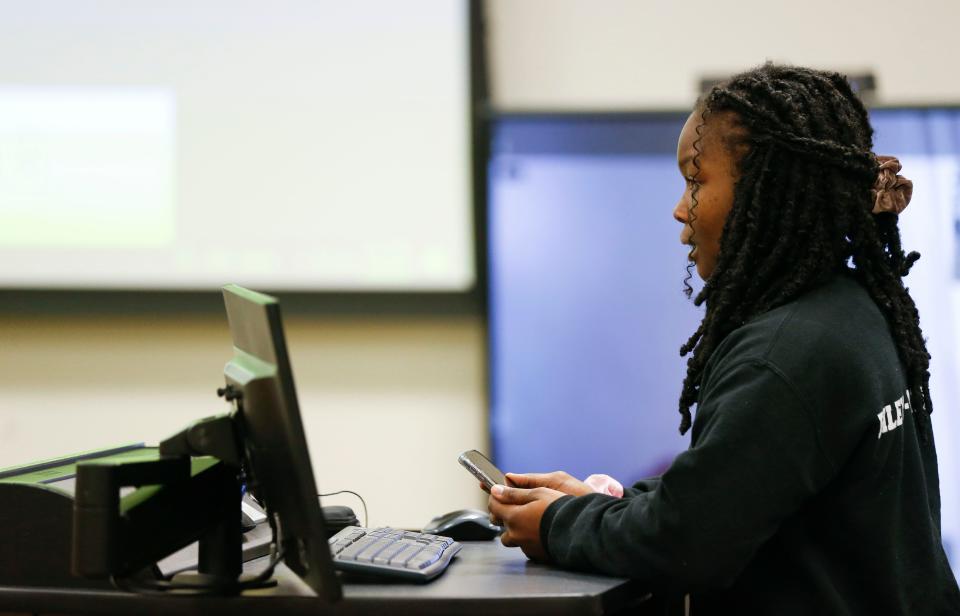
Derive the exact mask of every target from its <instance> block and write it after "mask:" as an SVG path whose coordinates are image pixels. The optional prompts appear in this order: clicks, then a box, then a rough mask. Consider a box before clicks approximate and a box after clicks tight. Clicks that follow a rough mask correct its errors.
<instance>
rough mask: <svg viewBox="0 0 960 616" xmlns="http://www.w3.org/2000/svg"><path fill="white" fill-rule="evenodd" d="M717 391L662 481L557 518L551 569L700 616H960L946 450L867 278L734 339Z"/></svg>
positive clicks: (720, 357) (549, 534) (842, 284)
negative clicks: (626, 583) (919, 403)
mask: <svg viewBox="0 0 960 616" xmlns="http://www.w3.org/2000/svg"><path fill="white" fill-rule="evenodd" d="M702 383H703V386H702V388H701V392H700V400H699V404H698V406H697V411H696V418H695V420H694V423H693V430H692V438H691V445H690V448H689V449H688V450H687V451H685V452H683V453H682V454H680V455H679V456H677V458H676V460H674V462H673V464H672V465H671V466H670V468H669V469H668V470H667V471H666V472H665V473H664V474H663V475H662V476H661V477H657V478H654V479H650V480H646V481H641V482H639V483H637V484H636V485H634V486H633V487H632V488H628V489H627V490H626V494H625V495H624V498H622V499H617V498H613V497H610V496H606V495H601V494H592V495H589V496H581V497H577V498H574V497H572V496H564V497H562V498H560V499H559V500H557V501H555V502H554V503H552V504H551V505H550V506H549V507H548V508H547V510H546V512H545V513H544V516H543V520H542V522H541V525H540V534H541V538H542V540H543V544H544V546H545V548H546V549H547V552H548V554H549V555H550V557H551V558H552V559H553V561H555V562H556V563H557V564H559V565H561V566H564V567H569V568H575V569H586V570H597V571H602V572H605V573H608V574H611V575H618V576H626V577H630V578H634V579H636V580H640V581H642V582H643V583H644V584H647V585H649V587H650V588H651V589H652V590H653V591H654V592H657V591H662V592H684V593H690V595H691V596H690V600H691V601H690V605H691V610H690V612H691V614H693V615H694V616H702V615H704V614H778V615H785V614H805V615H806V614H818V615H819V614H911V615H915V614H960V591H958V588H957V582H956V580H955V579H954V576H953V573H952V572H951V570H950V567H949V565H948V563H947V560H946V556H945V555H944V552H943V548H942V544H941V539H940V488H939V480H938V477H937V460H936V451H935V449H934V446H933V438H932V435H931V437H930V439H929V440H928V442H926V443H924V442H922V441H921V440H920V438H919V436H918V430H917V428H916V425H915V423H914V422H915V418H914V415H913V408H912V406H911V403H910V395H909V394H908V393H907V380H906V376H905V374H904V369H903V367H902V365H901V363H900V361H899V359H898V357H897V350H896V346H895V345H894V342H893V339H892V336H891V334H890V331H889V328H888V326H887V323H886V321H885V320H884V317H883V315H882V314H881V312H880V311H879V309H878V308H877V306H876V305H875V304H874V302H873V301H872V300H871V298H870V296H869V295H868V294H867V293H866V291H865V290H864V289H863V288H862V287H861V286H860V285H859V284H858V283H857V282H856V281H855V280H853V279H852V278H851V277H850V276H848V275H846V274H844V275H839V276H837V277H836V278H834V279H833V280H832V281H831V282H829V283H827V284H825V285H823V286H820V287H818V288H817V289H814V290H812V291H810V292H808V293H806V294H805V295H803V296H802V297H801V298H800V299H798V300H797V301H794V302H791V303H789V304H787V305H784V306H782V307H779V308H776V309H774V310H771V311H770V312H768V313H765V314H763V315H761V316H759V317H757V318H755V319H753V320H752V321H750V322H749V323H747V324H746V325H744V326H742V327H740V328H738V329H736V330H734V331H733V332H731V333H730V334H729V335H728V336H727V337H726V338H725V339H724V340H723V342H722V343H721V344H720V345H719V346H718V348H717V349H716V351H715V352H714V353H713V355H712V357H711V358H710V360H709V362H708V364H707V367H706V369H705V371H704V374H703V381H702ZM648 412H653V410H652V409H651V410H649V411H648Z"/></svg>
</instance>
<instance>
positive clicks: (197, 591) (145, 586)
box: [110, 550, 283, 597]
mask: <svg viewBox="0 0 960 616" xmlns="http://www.w3.org/2000/svg"><path fill="white" fill-rule="evenodd" d="M281 560H283V550H277V551H275V552H274V553H273V556H272V557H271V559H270V562H269V563H268V564H267V566H266V568H264V570H263V571H261V572H260V573H258V574H257V575H255V576H254V577H252V578H250V579H248V580H243V581H242V582H241V581H226V582H223V583H211V584H190V583H187V582H174V581H172V580H170V579H167V578H163V579H159V580H134V579H131V578H117V577H115V576H112V575H111V576H110V583H111V584H113V586H114V587H115V588H117V589H118V590H123V591H126V592H134V593H139V594H148V595H166V596H174V597H195V596H198V595H204V596H205V595H224V594H237V593H240V592H243V591H244V590H253V589H255V588H271V587H273V586H276V585H277V581H276V580H274V579H272V578H273V571H274V569H276V567H277V564H279V563H280V561H281ZM178 590H182V591H190V592H189V593H186V592H183V593H177V592H173V591H178Z"/></svg>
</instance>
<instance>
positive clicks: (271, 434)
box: [223, 285, 341, 601]
mask: <svg viewBox="0 0 960 616" xmlns="http://www.w3.org/2000/svg"><path fill="white" fill-rule="evenodd" d="M223 300H224V304H225V305H226V309H227V319H228V321H229V323H230V334H231V337H232V338H233V359H231V360H230V361H229V362H227V365H226V366H225V367H224V370H223V373H224V377H225V378H226V383H227V391H226V396H227V397H228V398H235V396H236V394H237V393H239V395H240V397H239V398H235V400H236V404H237V409H238V412H237V414H236V415H235V419H236V421H237V423H238V431H239V433H240V435H241V437H242V438H241V440H242V444H243V448H244V452H243V455H244V458H245V460H246V464H245V465H244V467H245V470H246V473H247V476H246V482H247V483H246V485H247V489H249V490H251V491H252V492H253V494H254V496H256V497H257V499H258V500H259V501H260V502H261V503H262V504H263V505H264V507H265V508H266V510H267V513H268V515H269V516H270V518H271V521H272V523H273V524H275V528H276V530H277V533H278V540H279V543H280V545H279V548H280V549H281V550H282V553H283V560H284V562H285V563H286V565H287V566H288V567H289V568H290V569H291V570H292V571H294V572H295V573H296V574H297V575H299V576H300V577H301V578H302V579H303V580H304V581H305V582H306V583H307V584H308V585H309V586H310V587H311V588H312V589H313V590H314V592H316V593H317V594H318V595H320V596H323V597H325V598H326V599H328V600H331V601H333V600H336V599H338V598H339V597H340V595H341V588H340V582H339V580H338V579H337V577H336V574H335V573H334V570H333V561H332V559H331V556H330V548H329V546H328V544H327V539H326V533H325V530H324V521H323V513H322V512H321V509H320V499H319V498H318V495H317V488H316V482H315V481H314V477H313V467H312V465H311V463H310V452H309V451H308V449H307V441H306V438H305V436H304V433H303V423H302V421H301V419H300V409H299V406H298V404H297V394H296V390H295V389H294V385H293V372H292V371H291V369H290V360H289V358H288V357H287V344H286V340H285V339H284V335H283V325H282V323H281V320H280V305H279V304H278V303H277V300H276V299H274V298H273V297H270V296H268V295H264V294H262V293H256V292H254V291H250V290H248V289H244V288H243V287H240V286H237V285H226V286H224V287H223Z"/></svg>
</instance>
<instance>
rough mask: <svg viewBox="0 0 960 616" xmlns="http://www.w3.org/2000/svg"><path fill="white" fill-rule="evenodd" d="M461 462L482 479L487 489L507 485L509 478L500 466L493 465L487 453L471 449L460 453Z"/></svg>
mask: <svg viewBox="0 0 960 616" xmlns="http://www.w3.org/2000/svg"><path fill="white" fill-rule="evenodd" d="M459 462H460V464H462V465H463V467H464V468H466V469H467V470H468V471H470V473H471V474H472V475H473V476H474V477H476V478H477V479H479V480H480V482H481V483H483V485H484V486H486V487H487V489H489V488H492V487H493V486H495V485H502V486H505V485H507V478H506V477H505V476H504V474H503V472H501V470H500V469H499V468H497V467H496V466H494V465H493V462H491V461H490V460H488V459H487V457H486V456H485V455H483V454H482V453H480V452H479V451H477V450H476V449H471V450H470V451H465V452H463V453H462V454H460V458H459Z"/></svg>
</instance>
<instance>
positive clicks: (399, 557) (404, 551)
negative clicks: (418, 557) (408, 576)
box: [389, 543, 414, 566]
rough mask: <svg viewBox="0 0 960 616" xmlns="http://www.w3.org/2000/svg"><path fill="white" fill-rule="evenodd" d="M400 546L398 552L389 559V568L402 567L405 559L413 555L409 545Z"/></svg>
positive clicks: (402, 544) (411, 547)
mask: <svg viewBox="0 0 960 616" xmlns="http://www.w3.org/2000/svg"><path fill="white" fill-rule="evenodd" d="M400 545H401V546H402V547H401V548H400V550H399V551H398V552H396V553H395V554H394V555H393V556H391V557H390V563H389V564H390V566H394V565H397V566H403V563H405V562H407V559H408V558H410V556H411V555H412V554H413V552H412V551H411V550H413V549H414V548H413V546H411V545H410V544H409V543H401V544H400Z"/></svg>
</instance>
